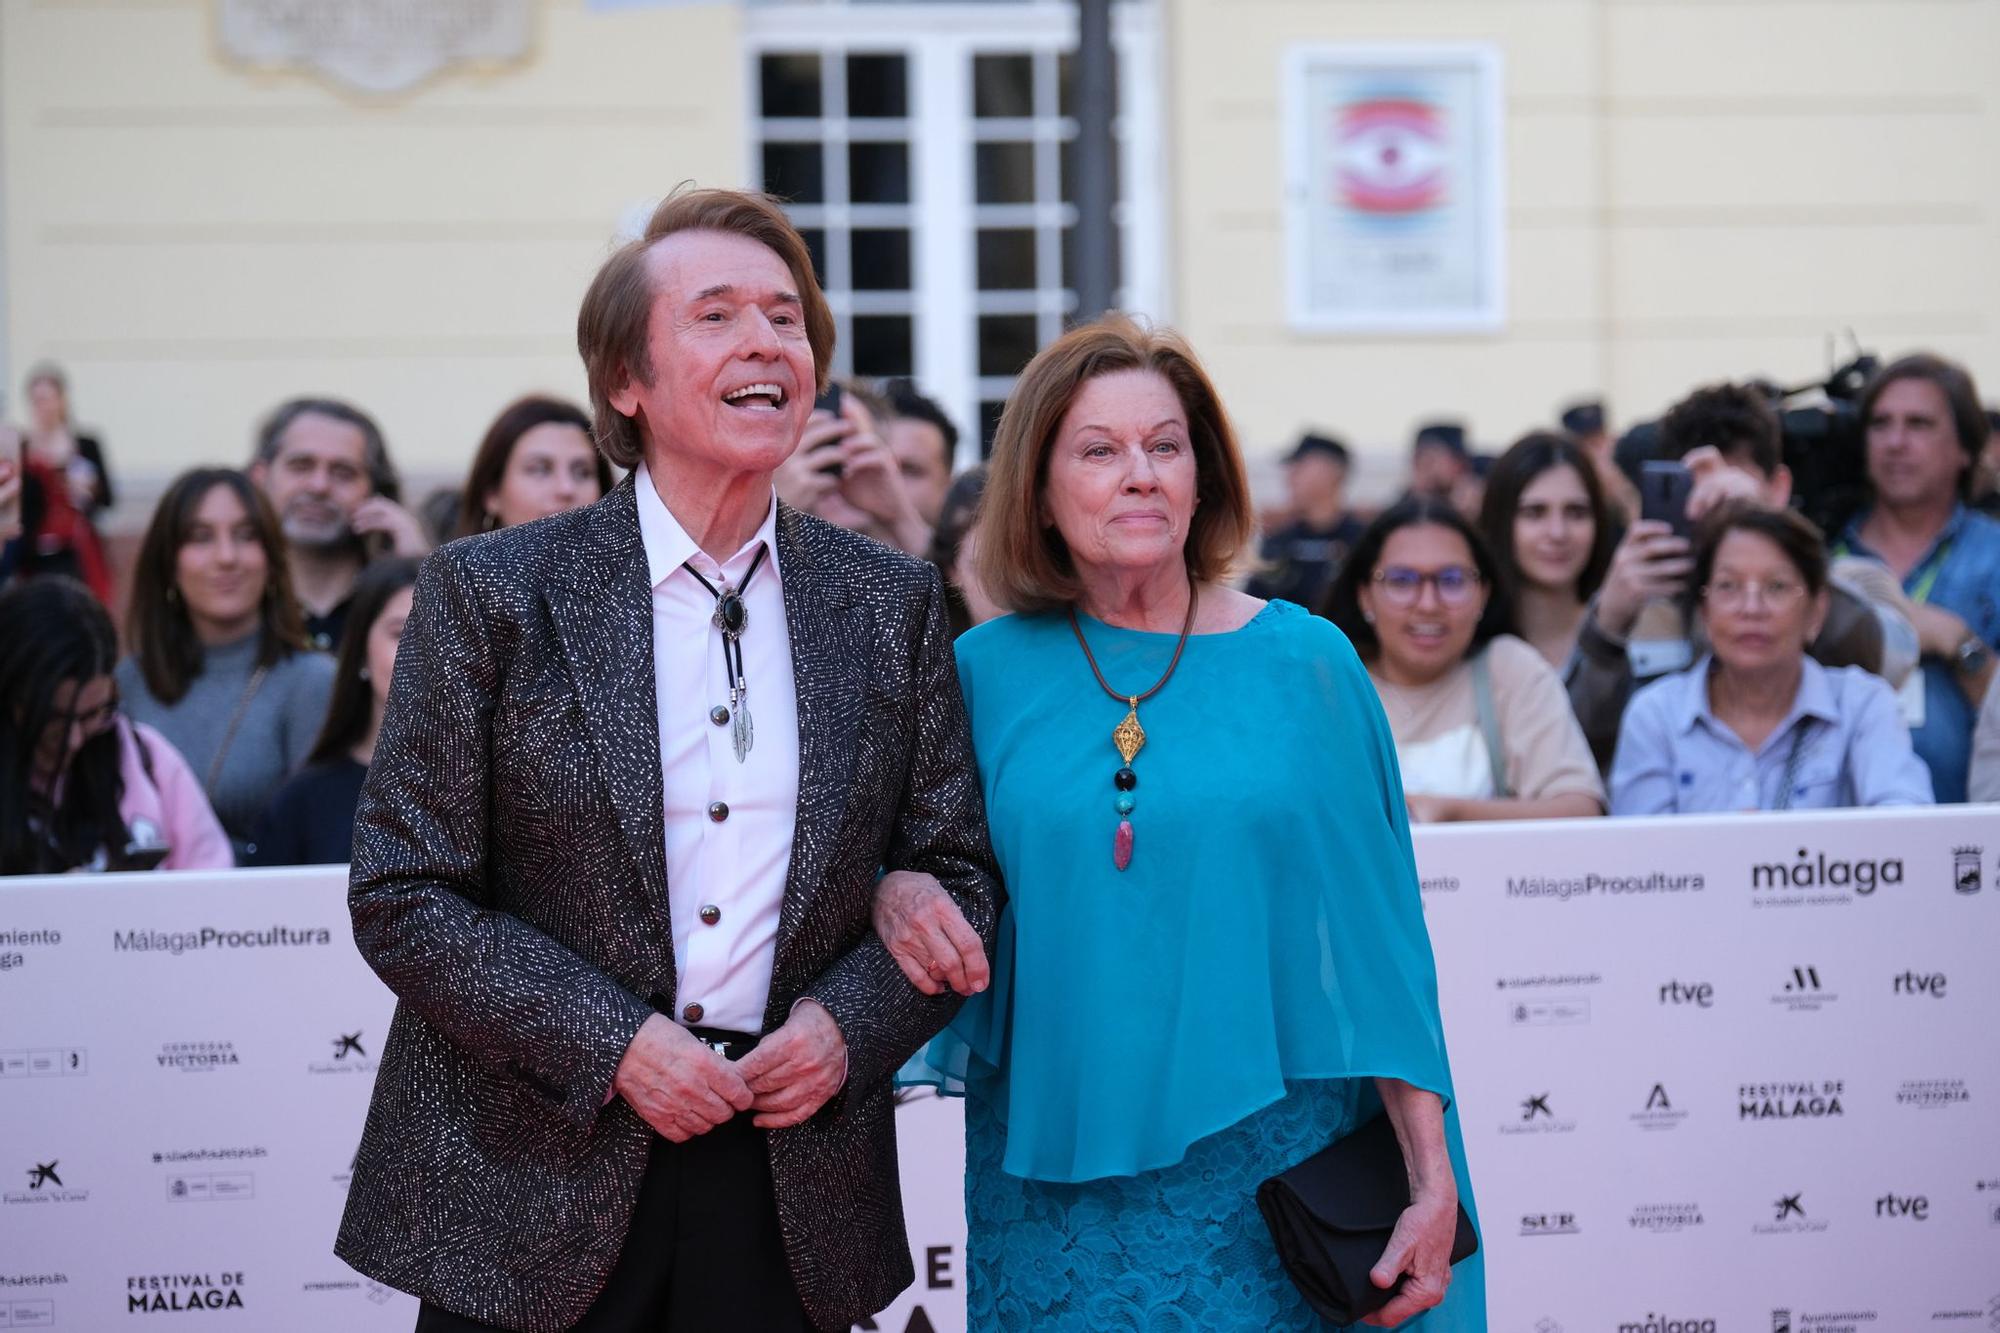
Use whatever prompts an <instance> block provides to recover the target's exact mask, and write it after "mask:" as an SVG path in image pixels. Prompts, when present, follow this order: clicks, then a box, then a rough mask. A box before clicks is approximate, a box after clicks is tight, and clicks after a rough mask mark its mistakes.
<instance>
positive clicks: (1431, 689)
mask: <svg viewBox="0 0 2000 1333" xmlns="http://www.w3.org/2000/svg"><path fill="white" fill-rule="evenodd" d="M1497 574H1498V571H1497V569H1496V567H1495V565H1494V561H1493V557H1492V555H1491V554H1490V553H1489V552H1488V551H1487V549H1486V546H1485V544H1484V543H1483V542H1481V541H1480V539H1479V536H1478V534H1477V533H1475V532H1474V531H1473V530H1472V528H1471V526H1470V525H1469V524H1468V523H1466V521H1465V520H1464V519H1463V518H1461V517H1459V515H1458V512H1457V511H1456V510H1454V509H1453V508H1452V507H1451V506H1450V505H1448V504H1445V503H1443V502H1442V501H1437V500H1426V499H1409V500H1404V501H1402V502H1400V503H1398V504H1396V505H1394V506H1392V507H1391V508H1389V509H1388V510H1386V511H1384V512H1383V514H1382V515H1381V517H1379V518H1377V519H1376V520H1375V521H1374V522H1373V523H1371V524H1369V525H1368V530H1367V531H1366V532H1364V533H1363V534H1362V536H1361V540H1360V542H1359V543H1357V544H1356V546H1355V548H1354V551H1353V554H1352V555H1350V556H1349V557H1348V561H1347V564H1346V565H1345V566H1344V567H1343V568H1342V570H1341V573H1340V577H1339V578H1338V579H1336V580H1335V581H1334V585H1333V587H1332V589H1331V590H1330V591H1329V592H1328V594H1327V604H1326V617H1327V619H1329V620H1331V621H1332V622H1333V623H1334V624H1336V625H1338V626H1339V627H1340V628H1341V629H1342V630H1343V631H1345V633H1346V634H1347V637H1348V638H1349V639H1350V640H1351V641H1352V642H1353V644H1354V647H1355V650H1356V651H1357V652H1359V653H1360V654H1361V660H1362V662H1363V663H1364V664H1365V665H1366V666H1367V668H1368V677H1369V679H1370V680H1371V681H1372V682H1374V685H1375V690H1376V693H1378V694H1379V695H1380V696H1381V698H1382V709H1383V711H1384V712H1385V713H1387V714H1388V717H1389V729H1390V731H1391V732H1392V733H1393V734H1394V736H1395V739H1396V759H1397V762H1398V764H1399V765H1400V767H1401V769H1402V774H1403V796H1404V800H1405V801H1406V802H1407V803H1408V805H1409V808H1410V818H1411V819H1412V820H1415V821H1418V822H1426V823H1442V822H1448V821H1454V820H1480V819H1558V818H1567V817H1572V816H1583V815H1597V814H1602V813H1603V812H1604V784H1603V782H1602V781H1601V780H1600V779H1599V777H1598V775H1597V765H1596V763H1595V762H1593V761H1592V759H1591V757H1590V746H1589V744H1588V742H1586V741H1585V740H1584V737H1583V729H1582V728H1581V727H1579V726H1578V725H1577V721H1576V717H1575V715H1574V714H1573V713H1571V712H1570V707H1569V697H1568V696H1567V695H1566V694H1565V693H1564V692H1563V687H1562V682H1561V680H1559V679H1558V678H1557V676H1556V673H1555V671H1554V669H1553V668H1551V667H1550V666H1549V664H1548V663H1547V662H1546V661H1544V660H1543V658H1542V656H1541V654H1540V653H1537V652H1536V651H1535V650H1534V649H1533V648H1531V647H1529V646H1528V645H1527V644H1526V643H1525V642H1523V641H1522V640H1520V639H1517V638H1515V637H1514V636H1513V635H1511V634H1503V633H1501V632H1500V631H1501V628H1502V627H1503V626H1504V625H1506V624H1507V623H1508V621H1507V607H1506V596H1505V593H1504V591H1503V590H1502V589H1501V588H1500V587H1499V586H1498V585H1497Z"/></svg>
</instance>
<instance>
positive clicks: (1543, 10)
mask: <svg viewBox="0 0 2000 1333" xmlns="http://www.w3.org/2000/svg"><path fill="white" fill-rule="evenodd" d="M443 2H444V0H440V3H443ZM450 3H451V4H456V5H457V6H458V7H459V8H460V9H461V10H464V11H465V12H467V13H473V14H475V16H476V11H478V10H479V8H480V0H450ZM447 7H449V5H448V6H447ZM316 8H318V9H321V10H322V11H323V8H324V7H323V5H321V4H320V0H263V3H262V4H261V6H260V5H258V4H255V3H252V4H250V5H249V9H250V10H251V11H254V12H261V13H262V14H263V16H264V18H266V19H268V20H270V21H271V22H274V23H287V22H289V23H305V24H306V25H307V26H308V27H310V20H311V19H312V15H313V12H314V11H315V9H316ZM375 8H376V9H378V10H381V9H384V8H387V9H393V8H394V6H375ZM529 8H530V10H531V12H530V13H529V14H528V16H527V18H528V23H527V35H526V48H525V50H523V51H521V52H519V53H518V54H515V55H511V56H509V57H507V58H504V59H484V60H480V61H475V62H474V63H472V64H470V65H465V66H461V67H455V68H449V69H445V70H442V71H440V72H438V73H436V74H435V75H433V76H432V77H430V78H428V79H426V80H424V81H422V82H420V83H419V84H417V86H415V87H412V88H408V89H406V90H401V91H393V92H365V91H360V90H357V89H356V88H354V87H352V86H350V85H349V84H346V83H343V82H342V81H341V80H340V79H339V78H337V77H333V76H330V75H329V74H327V73H326V72H324V70H321V69H318V68H315V67H312V66H311V65H310V63H307V64H302V65H299V66H298V67H294V68H277V67H274V66H273V65H272V64H270V63H269V62H264V63H261V64H260V63H259V62H256V61H252V60H249V59H246V58H244V57H242V56H241V55H240V54H233V53H232V50H231V49H230V47H229V45H228V43H227V42H226V41H225V33H224V30H223V22H224V18H225V10H227V9H228V0H0V253H3V254H4V265H3V266H0V275H4V278H3V279H0V281H4V296H5V321H4V341H0V363H4V365H3V366H0V369H4V370H5V374H6V380H5V383H6V385H7V386H8V388H9V389H10V390H14V391H17V390H18V387H19V381H20V378H21V375H22V374H23V372H24V371H25V370H26V369H27V367H28V366H29V365H30V364H32V363H34V362H37V361H41V360H44V359H50V360H54V361H56V362H58V363H60V364H62V365H63V366H64V367H65V368H66V369H67V370H68V371H69V374H70V377H71V381H72V388H73V397H74V400H75V403H76V407H77V410H78V414H79V417H80V419H82V420H83V421H84V422H86V423H88V424H90V425H93V426H96V427H99V428H101V429H102V431H103V432H104V435H105V438H106V439H107V441H108V444H109V447H110V449H111V451H112V460H113V464H114V466H115V467H116V468H117V469H118V470H119V472H120V473H121V474H123V475H124V476H125V477H127V478H129V479H130V480H131V481H132V483H133V486H132V489H131V493H132V494H133V496H134V504H138V503H142V501H143V497H145V496H148V495H150V494H152V493H155V492H156V491H157V488H158V485H159V484H161V483H162V482H164V480H165V479H166V478H167V477H168V476H170V475H171V474H172V473H174V472H175V471H177V470H179V469H180V468H183V467H186V466H189V465H192V464H195V463H198V462H209V461H225V462H237V461H242V460H243V459H244V458H246V457H247V454H248V451H249V447H250V439H251V433H252V430H253V428H254V424H255V422H256V420H257V418H258V417H259V416H260V415H261V414H262V413H264V412H265V411H267V410H268V409H269V408H270V407H271V406H272V405H274V404H275V403H277V402H278V401H280V400H281V399H283V398H286V397H288V396H292V395H294V394H299V393H316V394H332V395H336V396H340V397H345V398H348V399H351V400H352V401H354V402H356V403H358V404H360V405H362V406H364V407H365V408H366V409H367V410H369V411H371V412H372V413H374V414H376V415H377V416H378V417H379V418H380V419H381V421H382V422H383V424H384V426H385V428H386V430H387V432H388V435H389V437H390V440H391V445H392V448H393V449H394V451H395V453H396V455H397V458H398V461H399V463H400V464H401V466H402V467H403V469H404V471H405V472H406V473H407V474H409V475H410V477H411V478H412V479H413V481H415V482H418V483H427V482H431V481H448V480H451V479H453V478H454V477H455V476H456V475H457V474H458V473H459V472H460V470H462V468H463V467H464V465H465V463H466V462H467V461H468V460H469V458H470V455H471V452H472V449H473V447H474V445H475V444H476V442H477V440H478V438H479V435H480V433H481V432H482V430H483V429H484V427H485V424H486V422H487V421H488V420H490V418H491V417H492V415H493V414H494V413H495V412H496V411H497V410H498V409H499V408H500V407H501V406H502V405H503V404H505V403H506V402H507V401H509V400H510V399H512V398H513V397H515V396H517V395H519V394H521V393H524V392H530V391H537V390H541V391H553V392H557V393H562V394H567V395H570V396H575V397H580V396H581V393H582V387H583V386H582V376H581V372H580V369H579V367H578V364H577V361H576V356H575V352H574V343H573V328H574V318H575V310H576V304H577V301H578V299H579V297H580V295H581V293H582V290H583V287H584V285H585V283H586V282H587V281H588V278H589V276H590V274H591V272H592V271H593V270H594V268H595V266H596V265H597V263H598V262H599V261H600V260H601V258H602V257H603V255H604V254H605V252H606V250H607V248H608V247H609V246H611V245H612V244H615V242H616V238H617V237H618V235H619V234H620V231H621V228H629V227H630V226H631V225H632V219H633V218H634V217H635V216H643V210H644V208H645V207H646V205H647V204H648V202H649V201H650V200H651V199H653V198H656V197H657V196H659V195H660V194H662V193H663V192H665V191H666V190H668V189H671V188H672V187H673V186H674V185H675V184H676V183H678V182H681V181H688V180H692V181H698V182H701V183H704V184H731V185H739V184H760V183H764V182H765V181H767V180H768V181H771V183H773V184H779V183H786V184H793V185H797V184H798V182H799V181H800V180H802V179H804V178H801V177H799V176H798V175H797V173H798V172H799V171H801V170H804V171H807V172H808V173H812V172H817V173H819V175H818V176H817V177H816V178H814V179H807V180H805V188H807V189H809V190H817V191H818V200H817V202H816V203H811V204H806V205H803V206H802V208H801V210H800V214H799V216H800V220H801V225H802V226H805V227H808V228H810V229H811V231H812V232H813V233H814V235H815V239H816V244H818V245H819V247H820V249H821V253H822V255H823V257H824V261H823V269H824V270H825V271H826V272H827V276H828V277H829V279H831V280H832V281H830V283H829V286H830V288H831V289H832V290H833V292H834V295H835V305H836V309H837V310H838V311H839V312H840V315H841V319H842V331H843V337H844V340H845V343H846V345H847V347H848V348H849V351H848V352H847V353H846V356H847V358H848V360H847V362H846V363H845V364H846V365H847V366H848V367H851V368H853V369H855V370H857V371H863V372H873V371H877V370H885V369H894V370H906V371H909V372H912V373H914V374H916V375H917V377H918V378H919V380H920V381H922V382H923V383H924V384H925V385H926V386H927V387H931V388H933V389H934V390H936V391H937V392H938V393H939V395H940V396H941V397H942V398H944V399H945V401H946V406H947V408H948V410H950V411H951V412H952V413H953V415H954V416H955V417H956V418H958V419H959V420H960V422H961V424H962V425H964V426H965V427H967V428H968V429H969V430H975V431H976V426H977V424H978V418H979V417H980V416H981V415H982V414H989V415H990V413H991V411H992V410H993V407H994V405H995V404H996V403H997V401H998V400H999V399H1000V398H1001V397H1003V396H1004V391H1005V386H1006V382H1007V376H1008V375H1009V374H1010V373H1011V370H1012V368H1014V366H1016V365H1017V364H1018V358H1019V357H1020V356H1022V355H1024V354H1025V353H1026V352H1031V351H1032V348H1033V345H1034V344H1035V343H1036V342H1039V341H1043V340H1046V338H1047V337H1048V336H1050V335H1051V334H1052V333H1053V332H1054V331H1055V330H1056V329H1058V328H1059V327H1060V326H1061V320H1062V318H1063V316H1064V313H1065V308H1066V307H1065V300H1066V298H1065V296H1064V290H1065V287H1066V283H1067V279H1066V278H1065V276H1064V273H1063V264H1064V253H1065V250H1066V245H1067V239H1066V238H1067V235H1068V228H1069V226H1070V224H1071V222H1073V210H1072V209H1070V207H1069V204H1068V202H1067V201H1068V199H1069V198H1070V195H1071V186H1072V184H1073V182H1072V181H1071V180H1070V179H1069V176H1068V174H1067V173H1070V172H1071V171H1072V170H1073V163H1072V159H1071V150H1070V148H1069V146H1068V140H1069V138H1070V137H1071V136H1073V133H1074V122H1073V120H1072V119H1071V118H1070V116H1069V113H1070V112H1071V111H1072V110H1073V107H1072V105H1071V98H1072V94H1073V91H1074V90H1073V88H1072V86H1071V82H1070V80H1071V72H1070V67H1069V62H1068V61H1067V59H1066V58H1065V57H1064V55H1063V48H1064V47H1065V46H1066V45H1067V44H1068V43H1069V42H1071V41H1073V32H1074V20H1073V16H1072V15H1071V14H1070V11H1069V7H1068V6H1067V5H1065V4H1060V3H1051V4H1037V3H1026V4H1004V3H967V4H872V3H856V4H847V5H841V4H801V5H760V4H723V3H708V4H674V5H646V4H640V3H627V4H624V5H612V4H603V5H587V4H585V3H584V2H583V0H547V2H546V3H537V4H532V5H531V6H530V7H529ZM1120 8H1121V11H1122V12H1121V14H1120V16H1119V26H1118V33H1119V39H1118V41H1119V46H1118V49H1119V53H1120V59H1121V75H1120V88H1119V90H1118V107H1119V114H1120V144H1121V146H1120V149H1119V166H1120V196H1121V200H1122V202H1121V204H1120V210H1121V211H1120V221H1121V237H1122V240H1123V273H1122V275H1121V293H1122V299H1123V300H1124V301H1125V302H1126V303H1127V304H1129V305H1132V306H1134V307H1136V308H1139V309H1142V310H1144V311H1145V312H1147V313H1149V314H1151V315H1153V316H1154V317H1155V318H1157V319H1160V320H1161V321H1163V322H1167V323H1171V324H1174V325H1176V326H1178V327H1180V328H1182V329H1183V330H1184V331H1185V332H1186V333H1187V334H1188V335H1189V337H1190V338H1191V339H1192V340H1193V341H1194V343H1195V345H1196V347H1197V348H1198V350H1200V351H1201V353H1202V354H1203V356H1204V357H1205V358H1206V360H1207V361H1208V363H1209V365H1210V367H1211V369H1212V370H1213V371H1214V373H1215V375H1216V378H1217V380H1218V382H1219V384H1220V386H1221V388H1222V390H1223V392H1224V395H1225V397H1226V400H1227V401H1228V403H1229V405H1230V407H1231V409H1232V411H1233V413H1234V414H1235V416H1236V418H1237V421H1238V424H1239V427H1240V428H1241V431H1242V434H1243V437H1244V439H1245V442H1246V444H1247V445H1248V446H1249V447H1250V448H1251V450H1252V452H1253V454H1254V455H1255V456H1257V457H1258V458H1259V459H1260V460H1264V462H1265V464H1266V466H1264V467H1263V468H1262V471H1261V476H1262V478H1263V481H1264V484H1265V485H1269V483H1270V479H1271V476H1272V472H1271V469H1270V468H1269V467H1268V460H1269V459H1271V458H1272V457H1274V456H1275V455H1276V454H1277V452H1279V450H1280V449H1281V448H1282V447H1283V446H1284V445H1285V444H1286V443H1287V442H1288V440H1289V438H1290V437H1291V436H1292V435H1293V434H1294V433H1295V432H1296V431H1297V430H1298V429H1300V428H1301V427H1303V426H1307V425H1317V426H1320V427H1323V428H1328V429H1331V430H1334V431H1336V432H1338V433H1340V434H1342V435H1344V436H1346V437H1347V438H1348V439H1349V440H1350V441H1352V442H1353V443H1354V444H1356V445H1357V446H1359V450H1360V452H1361V455H1362V473H1363V476H1362V488H1363V490H1364V491H1373V492H1374V493H1376V494H1380V493H1381V492H1382V491H1383V490H1385V489H1386V488H1387V487H1388V486H1389V485H1391V484H1392V482H1393V479H1394V474H1395V472H1396V470H1397V468H1398V467H1399V466H1400V464H1401V461H1402V457H1403V448H1404V442H1405V441H1406V440H1407V438H1408V435H1409V432H1410V429H1411V427H1412V425H1413V424H1414V423H1415V422H1416V421H1418V420H1419V419H1423V418H1427V417H1432V416H1459V417H1463V418H1464V419H1466V420H1467V421H1468V422H1469V423H1470V424H1471V427H1472V430H1473V434H1474V436H1475V438H1476V439H1477V440H1478V441H1479V442H1480V443H1481V444H1482V445H1483V446H1485V447H1494V446H1497V445H1499V444H1503V443H1504V442H1505V441H1507V440H1508V439H1510V438H1512V437H1513V436H1514V435H1516V434H1518V433H1520V432H1521V431H1522V430H1525V429H1527V428H1529V427H1531V426H1533V425H1537V424H1542V423H1544V422H1546V421H1548V420H1549V419H1550V417H1551V416H1552V414H1553V412H1554V411H1555V409H1556V408H1557V407H1558V406H1559V405H1560V404H1561V403H1562V402H1563V401H1565V400H1568V399H1571V398H1575V397H1579V396H1584V395H1592V394H1603V395H1604V396H1606V397H1608V398H1609V400H1610V401H1611V405H1612V411H1613V416H1614V419H1615V420H1619V421H1625V420H1631V419H1633V418H1635V417H1638V416H1643V415H1650V414H1652V413H1655V412H1657V411H1659V410H1660V409H1661V408H1662V407H1664V406H1665V405H1666V404H1667V403H1668V402H1670V401H1671V400H1672V399H1673V398H1675V397H1676V396H1678V395H1679V394H1681V393H1683V392H1685V391H1686V390H1687V389H1688V388H1689V387H1691V386H1692V385H1694V384H1696V383H1700V382H1703V381H1707V380H1714V379H1719V378H1728V377H1741V376H1748V375H1753V374H1754V375H1762V376H1768V377H1769V378H1772V379H1774V380H1778V381H1780V382H1787V383H1792V382H1801V381H1805V380H1810V379H1812V378H1814V377H1815V376H1817V375H1821V374H1823V373H1824V372H1825V370H1826V369H1827V366H1828V339H1829V336H1830V335H1834V334H1844V332H1845V331H1846V330H1848V329H1852V330H1853V331H1854V332H1855V334H1856V335H1857V336H1858V337H1859V338H1860V340H1861V342H1862V343H1863V344H1864V345H1866V346H1869V347H1871V348H1874V349H1876V350H1879V351H1881V352H1883V353H1891V354H1893V353H1895V352H1898V351H1901V350H1905V349H1907V348H1911V347H1915V346H1925V347H1931V348H1935V349H1937V350H1939V351H1942V352H1944V353H1945V354H1947V355H1949V356H1953V357H1957V358H1960V359H1963V360H1964V361H1966V362H1967V363H1968V364H1969V365H1970V366H1971V368H1972V369H1973V371H1974V373H1975V375H1983V376H1984V378H1985V379H1986V380H1987V381H1988V387H1989V390H1990V391H1991V393H1990V396H1993V397H1996V398H2000V5H1996V4H1994V3H1992V0H1847V2H1845V3H1839V4H1824V5H1816V6H1802V5H1798V4H1795V3H1785V2H1781V0H1730V2H1729V3H1713V2H1707V0H1679V2H1678V3H1669V2H1667V0H1395V2H1393V3H1392V2H1391V0H1157V3H1152V4H1145V3H1138V2H1137V0H1135V2H1134V3H1128V4H1125V5H1122V6H1121V7H1120ZM231 12H239V13H240V12H242V6H241V5H239V6H238V9H237V10H236V11H231ZM322 17H323V13H322ZM322 35H324V34H323V33H322ZM1358 40H1390V41H1399V42H1428V41H1451V42H1466V41H1471V42H1482V43H1490V44H1491V45H1492V46H1493V47H1494V48H1495V49H1496V50H1497V52H1498V53H1499V56H1500V60H1501V65H1502V68H1503V71H1504V73H1503V87H1504V100H1503V102H1502V107H1503V113H1502V123H1503V125H1504V150H1505V151H1504V161H1505V173H1504V212H1503V214H1502V218H1503V226H1504V233H1505V240H1506V261H1505V289H1506V292H1507V301H1506V310H1505V315H1504V319H1503V321H1502V323H1501V324H1500V326H1499V327H1498V328H1497V329H1496V330H1493V331H1490V332H1471V333H1454V334H1450V335H1441V334H1401V335H1394V336H1391V335H1383V334H1348V335H1331V334H1323V333H1304V332H1300V331H1298V330H1297V329H1296V328H1294V327H1293V326H1292V325H1291V324H1290V323H1289V322H1288V320H1287V316H1286V306H1287V300H1286V298H1287V274H1286V268H1285V195H1284V190H1285V162H1284V151H1285V149H1284V145H1285V141H1286V131H1287V126H1286V124H1285V120H1286V103H1285V98H1284V90H1283V77H1282V71H1283V68H1284V64H1285V60H1286V54H1287V52H1288V50H1290V49H1291V48H1293V47H1295V46H1296V45H1298V44H1301V43H1308V42H1347V41H1358ZM883 80H887V82H883ZM885 87H886V88H890V89H891V92H892V94H893V95H883V94H881V93H880V90H881V89H882V88H885ZM801 163H804V164H805V165H804V166H803V167H802V166H801V165H800V164H801ZM774 174H775V176H776V177H777V179H774ZM8 397H9V402H10V411H12V407H11V405H12V404H13V403H15V402H17V401H18V394H17V392H10V393H9V395H8ZM15 415H16V416H17V418H18V413H15ZM126 509H127V511H128V512H126V513H123V514H121V515H120V517H119V522H120V523H121V524H129V523H132V522H136V521H139V520H140V519H142V518H143V512H140V513H137V514H134V513H132V512H130V510H131V506H126Z"/></svg>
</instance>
